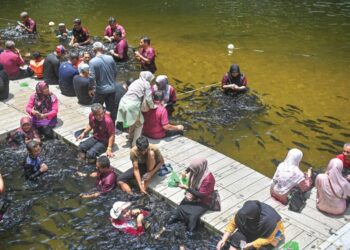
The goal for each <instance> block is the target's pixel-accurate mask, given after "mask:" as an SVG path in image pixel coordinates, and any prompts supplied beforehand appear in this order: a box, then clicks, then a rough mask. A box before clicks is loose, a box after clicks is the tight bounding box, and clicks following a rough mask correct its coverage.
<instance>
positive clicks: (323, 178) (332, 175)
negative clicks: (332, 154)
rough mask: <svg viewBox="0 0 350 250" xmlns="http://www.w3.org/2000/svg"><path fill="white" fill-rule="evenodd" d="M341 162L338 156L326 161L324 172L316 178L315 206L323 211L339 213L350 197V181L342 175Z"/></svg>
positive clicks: (344, 207)
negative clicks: (326, 165)
mask: <svg viewBox="0 0 350 250" xmlns="http://www.w3.org/2000/svg"><path fill="white" fill-rule="evenodd" d="M342 170H343V162H342V161H341V160H339V159H338V158H334V159H332V160H331V161H330V162H329V163H328V167H327V170H326V173H324V174H319V175H317V178H316V184H315V186H316V188H317V196H316V206H317V208H318V209H319V210H320V211H322V212H325V213H328V214H333V215H341V214H343V213H344V212H345V211H346V207H347V199H349V197H350V183H349V182H348V181H347V180H346V179H345V178H344V177H343V175H342Z"/></svg>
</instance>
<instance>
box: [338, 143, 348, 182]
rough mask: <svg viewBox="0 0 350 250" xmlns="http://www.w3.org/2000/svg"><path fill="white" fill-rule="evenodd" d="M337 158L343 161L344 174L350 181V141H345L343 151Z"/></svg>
mask: <svg viewBox="0 0 350 250" xmlns="http://www.w3.org/2000/svg"><path fill="white" fill-rule="evenodd" d="M337 158H338V159H339V160H341V161H342V162H343V166H344V168H343V176H344V177H346V179H347V180H348V181H350V143H345V144H344V147H343V153H342V154H339V155H337Z"/></svg>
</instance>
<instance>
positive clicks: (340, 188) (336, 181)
mask: <svg viewBox="0 0 350 250" xmlns="http://www.w3.org/2000/svg"><path fill="white" fill-rule="evenodd" d="M342 171H343V162H342V161H341V160H339V159H338V158H334V159H332V160H331V161H330V162H329V164H328V167H327V170H326V174H327V175H328V178H329V180H330V182H331V185H332V187H333V190H334V192H335V193H336V194H337V196H338V198H342V199H346V198H347V197H350V183H349V182H348V181H347V180H346V179H345V178H344V177H343V175H342Z"/></svg>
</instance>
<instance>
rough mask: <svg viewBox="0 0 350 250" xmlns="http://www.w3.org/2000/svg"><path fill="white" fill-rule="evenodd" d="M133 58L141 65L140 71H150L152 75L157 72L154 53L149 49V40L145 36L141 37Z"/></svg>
mask: <svg viewBox="0 0 350 250" xmlns="http://www.w3.org/2000/svg"><path fill="white" fill-rule="evenodd" d="M135 58H136V60H138V61H139V62H140V63H141V70H142V71H150V72H151V73H153V74H154V73H155V72H156V71H157V66H156V51H155V50H154V49H153V48H152V47H151V39H150V38H148V37H147V36H144V37H141V39H140V44H139V50H138V51H136V52H135Z"/></svg>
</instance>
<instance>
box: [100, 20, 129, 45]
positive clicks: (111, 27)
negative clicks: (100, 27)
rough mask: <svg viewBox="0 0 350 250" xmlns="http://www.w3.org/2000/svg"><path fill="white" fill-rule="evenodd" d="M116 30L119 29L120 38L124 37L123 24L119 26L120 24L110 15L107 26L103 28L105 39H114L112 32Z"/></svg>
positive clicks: (109, 40) (111, 40)
mask: <svg viewBox="0 0 350 250" xmlns="http://www.w3.org/2000/svg"><path fill="white" fill-rule="evenodd" d="M116 30H120V32H121V36H120V37H121V38H125V36H126V32H125V29H124V27H123V26H121V25H120V24H118V23H117V21H116V20H115V18H114V17H110V18H109V19H108V25H107V27H106V28H105V33H104V35H105V39H106V40H107V41H108V42H113V41H115V40H114V39H115V36H114V32H115V31H116Z"/></svg>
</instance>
